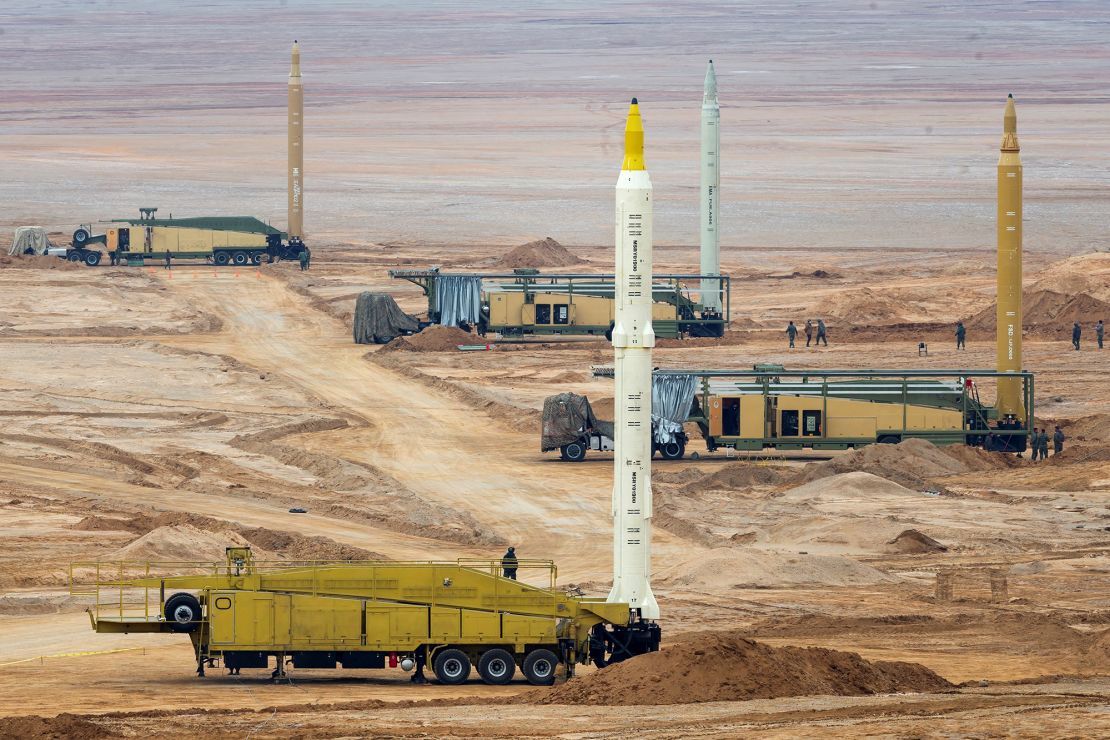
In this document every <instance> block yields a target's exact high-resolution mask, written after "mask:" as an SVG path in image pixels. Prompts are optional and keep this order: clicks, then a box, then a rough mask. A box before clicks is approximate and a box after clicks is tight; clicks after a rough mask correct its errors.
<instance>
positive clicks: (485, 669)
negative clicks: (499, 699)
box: [478, 648, 516, 686]
mask: <svg viewBox="0 0 1110 740" xmlns="http://www.w3.org/2000/svg"><path fill="white" fill-rule="evenodd" d="M515 673H516V661H515V660H513V654H512V653H510V652H509V651H508V650H505V649H504V648H493V649H491V650H487V651H486V652H484V653H482V657H481V658H479V659H478V675H480V676H481V677H482V680H483V681H485V682H486V683H488V684H490V685H491V686H503V685H504V684H507V683H509V681H512V680H513V675H514V674H515Z"/></svg>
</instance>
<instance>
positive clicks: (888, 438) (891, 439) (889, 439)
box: [879, 434, 902, 445]
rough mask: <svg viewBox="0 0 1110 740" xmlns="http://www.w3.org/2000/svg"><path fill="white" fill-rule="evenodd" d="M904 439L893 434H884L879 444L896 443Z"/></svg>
mask: <svg viewBox="0 0 1110 740" xmlns="http://www.w3.org/2000/svg"><path fill="white" fill-rule="evenodd" d="M901 441H902V440H901V439H900V438H898V437H897V436H895V435H893V434H884V435H883V436H881V437H879V444H881V445H896V444H898V443H899V442H901Z"/></svg>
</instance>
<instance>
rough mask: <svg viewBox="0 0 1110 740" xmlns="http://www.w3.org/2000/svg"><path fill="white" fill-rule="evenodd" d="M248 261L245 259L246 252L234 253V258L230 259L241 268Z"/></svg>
mask: <svg viewBox="0 0 1110 740" xmlns="http://www.w3.org/2000/svg"><path fill="white" fill-rule="evenodd" d="M248 259H249V258H248V257H247V253H246V252H236V253H235V256H234V257H232V258H231V261H232V262H234V263H235V264H237V265H240V266H242V265H245V264H247V260H248Z"/></svg>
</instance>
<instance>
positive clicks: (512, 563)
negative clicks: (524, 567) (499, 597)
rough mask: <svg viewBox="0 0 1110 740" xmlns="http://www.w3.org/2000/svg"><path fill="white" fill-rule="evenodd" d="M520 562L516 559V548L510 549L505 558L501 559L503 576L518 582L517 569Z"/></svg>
mask: <svg viewBox="0 0 1110 740" xmlns="http://www.w3.org/2000/svg"><path fill="white" fill-rule="evenodd" d="M519 564H520V562H519V561H518V560H517V559H516V548H515V547H510V548H509V550H508V552H506V553H505V556H504V557H502V558H501V574H502V575H503V576H505V577H506V578H512V579H513V580H514V581H515V580H516V569H517V566H518V565H519Z"/></svg>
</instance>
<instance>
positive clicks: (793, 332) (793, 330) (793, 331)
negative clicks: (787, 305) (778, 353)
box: [786, 321, 798, 349]
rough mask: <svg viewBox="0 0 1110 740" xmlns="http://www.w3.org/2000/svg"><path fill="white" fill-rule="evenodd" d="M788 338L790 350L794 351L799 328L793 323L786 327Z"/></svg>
mask: <svg viewBox="0 0 1110 740" xmlns="http://www.w3.org/2000/svg"><path fill="white" fill-rule="evenodd" d="M786 336H787V337H789V338H790V349H794V338H795V337H797V336H798V327H796V326H794V322H793V321H791V322H790V325H789V326H788V327H786Z"/></svg>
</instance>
